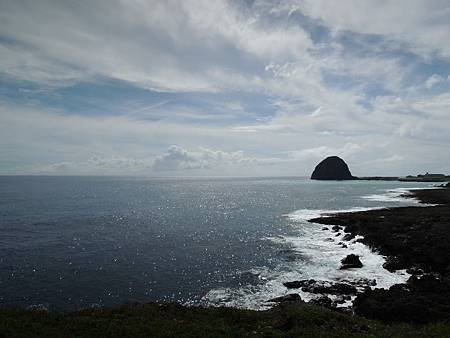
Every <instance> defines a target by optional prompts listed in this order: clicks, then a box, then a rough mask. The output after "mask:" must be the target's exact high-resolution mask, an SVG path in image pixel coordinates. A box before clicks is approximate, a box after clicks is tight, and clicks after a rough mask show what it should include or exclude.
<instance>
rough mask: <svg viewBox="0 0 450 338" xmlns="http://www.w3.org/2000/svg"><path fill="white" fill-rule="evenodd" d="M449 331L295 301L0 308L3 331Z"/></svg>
mask: <svg viewBox="0 0 450 338" xmlns="http://www.w3.org/2000/svg"><path fill="white" fill-rule="evenodd" d="M33 336H45V337H96V336H117V337H119V336H127V337H129V336H133V337H142V336H157V337H248V336H250V337H289V336H291V337H298V336H302V337H418V336H419V337H420V336H422V337H450V324H430V325H427V326H421V327H414V326H411V325H408V324H395V325H392V326H391V325H388V324H383V323H380V322H376V321H372V320H367V319H364V318H361V317H352V316H349V315H345V314H340V313H337V312H333V311H329V310H326V309H323V308H319V307H315V306H309V305H303V304H297V305H287V304H286V305H282V306H279V307H276V308H274V309H272V310H269V311H263V312H258V311H249V310H239V309H232V308H197V307H183V306H180V305H174V304H165V305H159V304H133V305H126V306H122V307H120V308H113V309H90V310H83V311H79V312H72V313H53V312H44V311H36V310H33V311H31V310H29V311H27V310H18V309H15V310H14V309H3V310H0V337H33Z"/></svg>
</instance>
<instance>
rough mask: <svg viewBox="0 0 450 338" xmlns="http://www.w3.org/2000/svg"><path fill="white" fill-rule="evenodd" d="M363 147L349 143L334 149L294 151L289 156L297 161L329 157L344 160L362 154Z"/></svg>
mask: <svg viewBox="0 0 450 338" xmlns="http://www.w3.org/2000/svg"><path fill="white" fill-rule="evenodd" d="M361 150H362V147H361V146H360V145H358V144H354V143H347V144H345V145H344V146H342V147H340V148H333V147H328V146H320V147H315V148H309V149H302V150H293V151H289V152H288V154H289V156H290V157H291V158H294V159H296V160H306V159H311V158H313V159H323V158H325V157H328V156H340V157H344V158H349V157H351V156H353V155H354V154H356V153H358V152H360V151H361Z"/></svg>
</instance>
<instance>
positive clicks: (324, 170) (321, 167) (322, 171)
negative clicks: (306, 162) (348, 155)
mask: <svg viewBox="0 0 450 338" xmlns="http://www.w3.org/2000/svg"><path fill="white" fill-rule="evenodd" d="M311 179H312V180H355V179H357V177H354V176H353V175H352V173H351V172H350V169H349V168H348V165H347V163H345V162H344V160H343V159H342V158H340V157H337V156H330V157H327V158H326V159H324V160H323V161H322V162H320V163H319V164H318V165H317V166H316V168H315V169H314V171H313V173H312V175H311Z"/></svg>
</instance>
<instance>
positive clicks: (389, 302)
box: [310, 187, 450, 323]
mask: <svg viewBox="0 0 450 338" xmlns="http://www.w3.org/2000/svg"><path fill="white" fill-rule="evenodd" d="M406 196H407V197H413V198H417V199H419V201H420V202H421V203H427V204H433V205H432V206H422V207H420V206H418V207H397V208H388V209H377V210H370V211H363V212H353V213H342V214H336V215H332V216H329V217H320V218H315V219H311V220H310V222H314V223H319V224H326V225H335V226H336V225H337V226H341V227H343V228H344V231H345V232H347V233H349V234H350V235H349V236H347V238H348V239H349V240H352V238H354V236H357V235H360V236H363V237H364V238H363V239H359V241H361V242H362V243H364V244H366V245H368V246H369V247H371V248H372V249H373V250H376V251H378V252H379V253H380V254H382V255H385V256H386V257H387V261H386V263H385V264H384V268H386V269H387V270H389V271H395V270H402V269H407V272H409V273H410V274H412V276H411V278H409V280H408V281H407V283H406V284H396V285H393V286H392V287H391V288H390V289H389V290H383V289H374V290H369V289H368V290H366V291H365V292H364V293H362V294H359V295H358V296H357V298H356V300H355V301H354V311H355V313H356V314H358V315H362V316H365V317H369V318H374V319H379V320H383V321H405V322H414V323H428V322H434V321H439V320H448V319H449V318H450V188H448V187H446V188H441V189H422V190H411V191H410V193H408V194H407V195H406Z"/></svg>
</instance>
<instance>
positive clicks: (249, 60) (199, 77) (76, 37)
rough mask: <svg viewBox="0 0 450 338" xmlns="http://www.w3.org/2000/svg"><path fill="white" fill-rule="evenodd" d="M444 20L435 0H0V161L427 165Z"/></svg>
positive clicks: (436, 133)
mask: <svg viewBox="0 0 450 338" xmlns="http://www.w3.org/2000/svg"><path fill="white" fill-rule="evenodd" d="M449 23H450V10H449V9H448V5H447V4H446V2H445V1H440V0H434V1H421V0H414V1H409V0H408V1H406V0H405V1H403V0H400V1H385V2H383V3H381V4H380V2H378V1H364V2H360V1H357V0H344V1H339V2H336V1H331V0H303V1H295V0H289V1H283V2H279V1H270V0H257V1H252V2H248V1H239V0H238V1H226V0H223V1H222V0H219V1H206V0H205V1H203V0H201V1H197V0H195V1H194V0H188V1H172V0H168V1H137V0H130V1H121V0H112V1H110V2H108V4H106V3H105V2H103V1H96V0H94V1H79V2H77V3H76V4H73V3H69V2H54V1H46V0H43V1H39V2H37V1H20V2H19V1H10V2H8V1H7V2H2V3H1V4H0V32H1V34H0V56H1V58H0V81H1V87H0V122H1V125H0V131H1V135H0V141H1V144H2V146H0V152H1V154H0V155H1V156H2V158H3V159H5V161H3V163H2V164H1V165H0V170H1V172H12V171H17V172H20V171H21V169H20V168H24V167H27V168H31V167H32V166H33V165H43V166H46V165H47V166H52V165H56V167H55V168H60V169H61V170H63V169H64V170H66V171H70V170H74V171H76V170H81V168H85V169H83V170H85V171H86V172H89V170H94V169H92V168H101V166H100V165H99V164H98V163H97V164H96V163H94V162H92V159H93V158H98V159H103V160H104V161H106V162H105V163H109V164H108V166H109V167H111V168H113V169H114V171H117V172H119V171H121V172H123V173H129V172H133V170H134V169H132V168H138V170H142V171H146V170H153V169H156V168H158V166H159V171H160V172H163V171H164V170H172V169H174V170H175V169H176V171H180V172H182V171H190V172H192V171H195V170H199V171H201V173H203V174H204V173H208V172H209V173H218V174H220V173H221V172H222V171H224V170H225V169H224V168H228V169H226V170H229V169H230V168H231V167H238V166H240V165H243V164H245V168H241V172H242V171H243V172H247V173H248V174H251V173H252V172H258V173H259V174H295V173H300V174H308V172H309V170H310V168H311V167H313V166H314V162H315V161H316V160H317V159H318V158H319V157H321V156H326V155H331V154H341V155H342V156H348V157H351V158H352V159H355V161H356V162H358V161H360V163H369V162H368V161H369V160H370V159H369V158H367V156H368V155H367V154H368V153H370V152H371V151H376V154H374V157H376V158H385V159H386V158H393V156H396V155H397V154H401V155H399V156H402V157H403V159H404V162H405V164H404V168H406V167H407V166H408V165H409V166H410V167H414V168H415V169H414V170H416V171H418V170H421V169H422V166H426V165H428V166H432V167H433V166H435V167H439V168H441V167H442V163H443V162H445V161H446V162H445V163H448V162H450V158H448V155H447V151H446V150H445V149H446V147H447V146H448V145H449V143H450V137H449V135H450V133H449V132H448V126H449V125H450V116H449V114H448V112H449V107H450V99H449V91H450V82H449V81H448V76H449V74H450V47H449V46H450V40H449V39H450V38H449V36H450V35H449V34H448V32H449V31H450V24H449ZM173 144H177V145H179V146H178V147H179V148H173V147H172V148H170V146H171V145H173ZM379 144H384V147H377V146H375V145H379ZM244 154H245V155H244ZM438 154H439V156H438ZM183 156H185V158H184V159H183ZM108 159H109V160H108ZM272 159H275V160H273V161H272ZM140 161H142V162H140ZM153 161H156V162H155V163H156V164H155V163H154V162H153ZM221 161H223V162H221ZM293 161H294V162H295V161H296V162H295V166H293V164H292V163H293ZM225 162H226V163H231V164H230V166H227V165H225V164H224V163H225ZM269 162H270V163H271V165H267V166H266V165H260V164H262V163H264V164H266V163H269ZM394 162H395V161H393V162H392V163H394ZM397 162H398V161H397ZM438 162H439V163H438ZM102 163H103V162H102ZM120 163H131V164H130V166H129V167H127V166H126V165H125V164H120ZM21 166H22V167H21ZM105 166H106V164H105ZM432 167H431V168H430V170H432ZM88 168H91V169H88ZM194 168H195V169H194ZM398 168H400V167H398ZM113 169H111V170H113ZM369 169H370V165H369V164H367V165H366V170H369ZM95 170H96V169H95ZM99 170H100V169H99ZM230 170H231V169H230ZM361 170H364V165H363V167H361ZM389 170H391V169H389ZM154 171H156V170H154ZM422 171H423V170H422Z"/></svg>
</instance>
